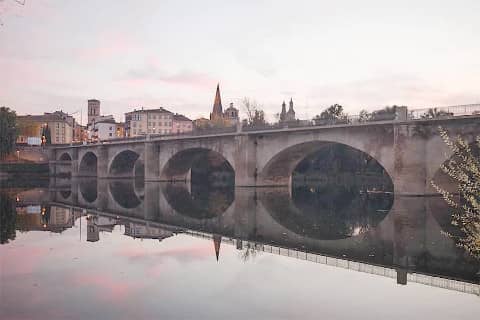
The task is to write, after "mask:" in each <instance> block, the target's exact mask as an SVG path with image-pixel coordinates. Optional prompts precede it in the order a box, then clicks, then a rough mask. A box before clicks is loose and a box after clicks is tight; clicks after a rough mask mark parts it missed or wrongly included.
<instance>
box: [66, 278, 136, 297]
mask: <svg viewBox="0 0 480 320" xmlns="http://www.w3.org/2000/svg"><path fill="white" fill-rule="evenodd" d="M73 283H74V284H75V285H77V286H82V287H89V288H90V289H94V290H95V292H96V293H97V296H98V298H99V299H102V300H107V301H111V302H121V301H124V300H125V299H126V298H127V297H128V296H129V295H130V294H132V293H133V291H132V287H133V285H131V284H129V283H127V282H126V281H125V280H116V279H113V278H112V277H111V276H109V275H106V274H98V275H97V274H93V273H85V274H80V275H75V276H74V277H73Z"/></svg>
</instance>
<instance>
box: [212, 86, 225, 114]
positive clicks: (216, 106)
mask: <svg viewBox="0 0 480 320" xmlns="http://www.w3.org/2000/svg"><path fill="white" fill-rule="evenodd" d="M222 117H223V108H222V98H221V97H220V83H218V84H217V92H216V93H215V101H214V102H213V110H212V113H211V114H210V120H214V119H218V118H222Z"/></svg>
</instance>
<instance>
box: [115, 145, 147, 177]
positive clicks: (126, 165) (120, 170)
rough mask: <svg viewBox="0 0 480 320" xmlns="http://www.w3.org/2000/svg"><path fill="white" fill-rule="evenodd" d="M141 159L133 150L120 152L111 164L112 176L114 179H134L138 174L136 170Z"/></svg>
mask: <svg viewBox="0 0 480 320" xmlns="http://www.w3.org/2000/svg"><path fill="white" fill-rule="evenodd" d="M139 157H140V155H139V154H138V153H136V152H133V151H131V150H125V151H122V152H120V153H119V154H117V155H116V156H115V158H114V159H113V160H112V163H111V164H110V170H109V172H110V175H111V176H114V177H133V176H134V175H135V174H136V173H137V172H136V170H134V168H135V164H136V162H137V160H138V158H139ZM142 170H143V169H142ZM139 173H140V172H139ZM142 176H143V173H142Z"/></svg>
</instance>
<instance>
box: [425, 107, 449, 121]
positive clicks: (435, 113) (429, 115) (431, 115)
mask: <svg viewBox="0 0 480 320" xmlns="http://www.w3.org/2000/svg"><path fill="white" fill-rule="evenodd" d="M450 116H453V113H451V112H447V111H444V110H439V109H437V108H430V109H428V110H427V112H425V113H424V114H422V115H421V118H422V119H435V118H442V117H450Z"/></svg>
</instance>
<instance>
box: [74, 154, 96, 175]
mask: <svg viewBox="0 0 480 320" xmlns="http://www.w3.org/2000/svg"><path fill="white" fill-rule="evenodd" d="M78 172H79V175H80V176H93V177H94V176H96V175H97V156H96V155H95V154H94V153H93V152H91V151H89V152H87V153H85V155H84V156H83V157H82V160H81V161H80V166H79V168H78Z"/></svg>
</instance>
